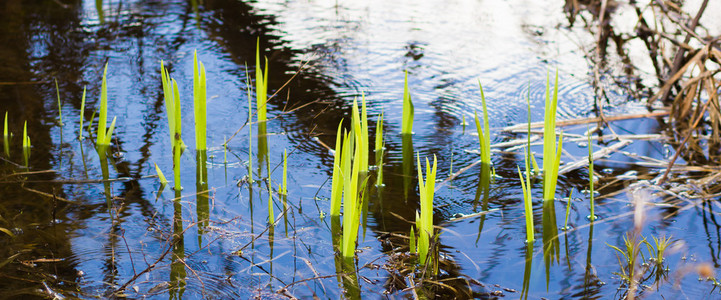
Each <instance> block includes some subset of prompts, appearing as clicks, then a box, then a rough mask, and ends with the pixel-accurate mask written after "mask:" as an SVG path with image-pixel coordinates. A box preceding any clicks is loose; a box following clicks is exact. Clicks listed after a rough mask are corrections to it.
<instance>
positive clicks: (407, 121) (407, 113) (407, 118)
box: [401, 71, 414, 134]
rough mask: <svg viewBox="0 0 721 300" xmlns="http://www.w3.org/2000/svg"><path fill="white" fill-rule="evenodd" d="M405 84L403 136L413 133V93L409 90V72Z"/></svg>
mask: <svg viewBox="0 0 721 300" xmlns="http://www.w3.org/2000/svg"><path fill="white" fill-rule="evenodd" d="M405 78H406V79H405V84H404V86H403V121H402V122H403V123H402V125H401V133H402V134H411V133H413V115H414V109H413V101H411V92H410V90H409V89H408V71H406V77H405Z"/></svg>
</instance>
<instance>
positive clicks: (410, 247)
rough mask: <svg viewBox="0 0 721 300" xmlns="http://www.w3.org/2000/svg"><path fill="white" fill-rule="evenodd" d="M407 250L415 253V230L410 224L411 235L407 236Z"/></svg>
mask: <svg viewBox="0 0 721 300" xmlns="http://www.w3.org/2000/svg"><path fill="white" fill-rule="evenodd" d="M408 239H409V241H408V251H409V252H410V253H411V254H413V253H416V231H415V229H413V225H411V235H410V236H409V237H408Z"/></svg>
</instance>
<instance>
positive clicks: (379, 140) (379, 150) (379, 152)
mask: <svg viewBox="0 0 721 300" xmlns="http://www.w3.org/2000/svg"><path fill="white" fill-rule="evenodd" d="M375 147H376V148H375V156H376V167H377V168H378V173H377V175H376V186H383V155H384V152H385V151H384V148H385V142H384V141H383V113H381V114H380V115H378V120H377V121H376V140H375Z"/></svg>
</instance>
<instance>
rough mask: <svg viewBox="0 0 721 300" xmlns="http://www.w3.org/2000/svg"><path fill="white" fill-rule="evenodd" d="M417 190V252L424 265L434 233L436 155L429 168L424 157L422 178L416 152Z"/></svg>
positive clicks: (419, 160) (419, 159)
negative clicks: (419, 208)
mask: <svg viewBox="0 0 721 300" xmlns="http://www.w3.org/2000/svg"><path fill="white" fill-rule="evenodd" d="M417 162H418V191H419V193H420V198H421V199H420V202H421V213H420V215H417V216H418V219H417V220H416V222H417V223H418V224H419V225H418V253H419V255H420V263H421V264H422V265H424V264H425V263H426V258H427V256H428V251H429V250H430V238H431V237H433V235H434V230H433V194H434V193H435V186H436V166H437V160H436V156H435V155H433V167H432V168H431V165H430V163H429V162H428V158H426V180H425V181H424V180H423V170H422V169H423V168H422V165H421V156H420V154H418V157H417Z"/></svg>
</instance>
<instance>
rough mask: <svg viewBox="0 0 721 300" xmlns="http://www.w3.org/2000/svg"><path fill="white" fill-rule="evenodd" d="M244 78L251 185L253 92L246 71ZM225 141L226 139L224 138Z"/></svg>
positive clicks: (246, 67) (251, 181)
mask: <svg viewBox="0 0 721 300" xmlns="http://www.w3.org/2000/svg"><path fill="white" fill-rule="evenodd" d="M245 69H246V70H248V66H247V65H246V66H245ZM245 78H246V86H247V88H246V89H245V90H246V92H247V93H248V183H250V184H251V186H252V185H253V94H252V91H251V89H252V87H251V85H250V76H248V73H247V71H246V74H245ZM226 143H227V140H226Z"/></svg>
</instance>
